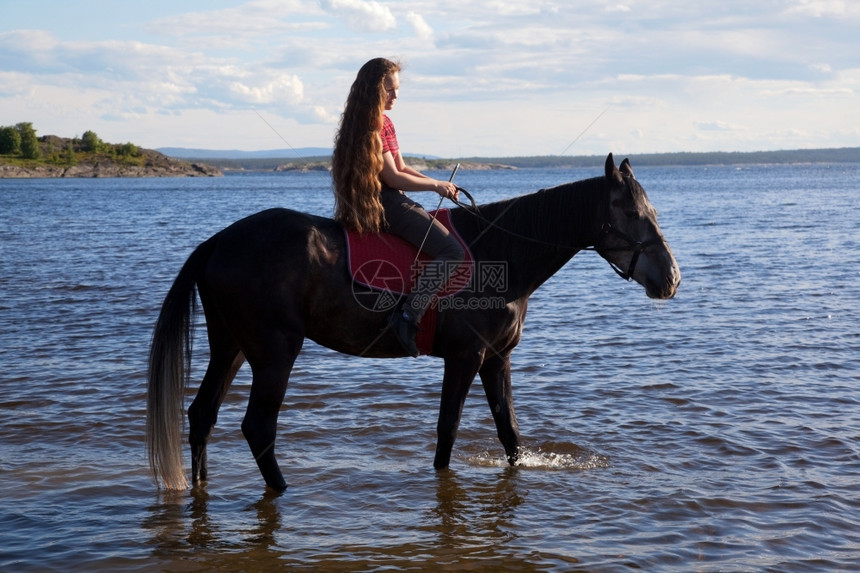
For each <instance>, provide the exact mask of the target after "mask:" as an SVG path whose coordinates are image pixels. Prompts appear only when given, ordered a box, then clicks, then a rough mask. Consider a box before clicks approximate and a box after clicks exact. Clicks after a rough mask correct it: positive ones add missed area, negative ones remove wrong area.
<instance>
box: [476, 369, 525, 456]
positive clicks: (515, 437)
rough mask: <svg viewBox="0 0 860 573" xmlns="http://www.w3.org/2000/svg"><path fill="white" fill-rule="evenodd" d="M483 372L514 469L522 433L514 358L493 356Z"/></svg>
mask: <svg viewBox="0 0 860 573" xmlns="http://www.w3.org/2000/svg"><path fill="white" fill-rule="evenodd" d="M479 372H480V375H481V383H482V384H483V385H484V392H485V393H486V394H487V402H488V403H489V404H490V410H491V411H492V412H493V420H495V422H496V431H497V433H498V435H499V440H500V441H501V442H502V446H504V448H505V456H506V457H507V458H508V463H509V464H511V465H514V464H516V462H517V459H518V458H519V450H520V430H519V425H518V424H517V416H516V414H515V413H514V395H513V390H512V387H511V359H510V354H507V355H505V356H499V355H493V356H491V357H490V358H488V359H487V360H486V361H485V362H484V364H483V365H481V369H480V370H479Z"/></svg>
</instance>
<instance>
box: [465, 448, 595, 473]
mask: <svg viewBox="0 0 860 573" xmlns="http://www.w3.org/2000/svg"><path fill="white" fill-rule="evenodd" d="M466 461H467V462H468V463H469V464H471V465H475V466H480V467H507V466H508V461H507V459H506V458H505V457H504V456H499V455H498V453H497V452H495V451H494V452H493V453H491V452H490V451H489V450H484V451H482V452H480V453H477V454H474V455H470V456H468V457H467V458H466ZM609 461H610V460H609V456H605V455H603V454H599V453H597V452H594V451H591V450H588V449H586V448H581V447H579V446H577V445H575V444H550V445H547V446H538V447H524V448H523V449H522V451H521V453H520V458H519V460H517V464H516V465H517V467H518V468H527V469H538V470H591V469H599V468H608V467H609Z"/></svg>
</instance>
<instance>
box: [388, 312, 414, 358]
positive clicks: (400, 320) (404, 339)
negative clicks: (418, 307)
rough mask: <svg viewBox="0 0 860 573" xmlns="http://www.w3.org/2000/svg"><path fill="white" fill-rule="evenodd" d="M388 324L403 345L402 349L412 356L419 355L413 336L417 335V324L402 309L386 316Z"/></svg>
mask: <svg viewBox="0 0 860 573" xmlns="http://www.w3.org/2000/svg"><path fill="white" fill-rule="evenodd" d="M388 326H389V328H391V330H393V331H394V336H396V337H397V340H398V341H399V342H400V345H401V346H403V349H404V350H405V351H406V352H407V353H408V354H409V356H411V357H413V358H417V357H418V356H420V355H421V352H419V351H418V345H417V344H416V343H415V337H416V336H417V335H418V325H417V324H416V323H415V321H414V320H413V319H412V317H410V316H409V315H408V314H406V313H405V312H403V311H396V312H394V313H393V314H392V315H391V316H389V317H388Z"/></svg>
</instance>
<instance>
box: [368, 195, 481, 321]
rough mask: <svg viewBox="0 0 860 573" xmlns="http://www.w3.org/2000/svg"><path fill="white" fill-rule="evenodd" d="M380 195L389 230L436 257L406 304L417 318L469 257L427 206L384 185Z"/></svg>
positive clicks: (411, 313) (416, 318)
mask: <svg viewBox="0 0 860 573" xmlns="http://www.w3.org/2000/svg"><path fill="white" fill-rule="evenodd" d="M379 199H380V202H381V203H382V208H383V209H384V210H385V219H386V220H387V221H388V229H387V231H388V232H389V233H393V234H395V235H397V236H398V237H400V238H402V239H404V240H406V241H408V242H409V243H412V244H413V245H415V246H416V247H420V248H421V251H422V252H424V253H426V254H427V255H429V256H431V257H432V258H433V260H432V261H430V262H429V263H428V264H427V266H425V267H424V270H423V271H422V272H421V275H420V276H419V277H418V278H417V281H416V284H415V288H413V289H412V293H411V294H410V295H409V297H407V299H406V302H405V303H404V305H403V308H404V309H405V310H406V311H407V312H409V314H410V315H412V317H413V318H415V320H416V322H417V321H419V320H421V317H422V316H424V312H425V311H426V310H427V309H428V308H429V307H430V305H431V304H432V302H433V300H434V298H435V295H436V294H437V293H438V292H439V291H440V290H442V287H444V286H445V284H446V283H447V282H448V279H449V278H450V276H451V275H452V274H453V273H454V271H455V270H456V269H457V267H458V266H459V264H460V263H461V262H462V261H463V259H465V258H466V253H465V252H464V251H463V247H461V246H460V243H459V241H457V239H456V238H455V237H454V236H453V235H452V234H451V233H450V232H449V231H448V229H446V228H445V227H444V226H443V225H442V223H440V222H439V221H436V220H434V219H433V217H432V216H431V215H430V214H429V213H428V212H427V211H426V210H424V207H422V206H421V205H420V204H418V203H417V202H415V201H413V200H412V199H410V198H409V197H408V196H406V194H404V193H401V192H400V191H397V190H394V189H389V188H383V190H382V194H381V195H380V198H379ZM428 228H429V229H430V232H429V233H428V231H427V229H428ZM425 236H426V237H427V238H426V240H425V238H424V237H425ZM422 242H423V245H422Z"/></svg>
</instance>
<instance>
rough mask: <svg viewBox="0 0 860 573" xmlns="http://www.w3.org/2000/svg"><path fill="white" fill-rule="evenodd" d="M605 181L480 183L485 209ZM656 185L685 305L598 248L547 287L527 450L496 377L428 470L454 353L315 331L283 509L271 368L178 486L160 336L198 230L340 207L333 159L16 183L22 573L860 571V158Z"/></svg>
mask: <svg viewBox="0 0 860 573" xmlns="http://www.w3.org/2000/svg"><path fill="white" fill-rule="evenodd" d="M634 167H635V166H634ZM597 173H599V170H593V169H584V170H576V171H572V172H571V171H561V170H522V171H516V172H468V171H465V172H460V173H459V174H458V175H457V180H458V182H459V183H460V184H461V185H463V186H465V187H466V188H467V189H469V190H470V191H472V193H473V194H475V195H476V196H477V198H478V199H479V201H480V202H488V201H491V200H495V199H499V198H503V197H510V196H513V195H518V194H521V193H526V192H529V191H532V190H535V189H537V188H539V187H543V186H549V185H554V184H558V183H562V182H564V181H568V180H574V179H582V178H585V177H590V176H593V175H595V174H597ZM441 175H444V174H440V176H441ZM637 177H638V179H639V180H640V182H642V184H643V185H644V187H645V188H646V189H647V190H648V192H649V195H650V197H651V199H652V202H653V203H654V205H655V206H656V207H657V208H658V209H659V211H660V222H661V226H662V228H663V230H664V233H665V234H666V237H667V238H668V240H669V242H670V244H671V246H672V248H673V250H674V252H675V255H676V257H677V259H678V261H679V264H680V266H681V271H682V274H683V283H682V285H681V287H680V290H679V293H678V295H677V297H676V298H675V299H674V300H672V301H668V302H665V303H655V302H652V301H650V300H649V299H647V298H646V297H645V295H644V292H643V290H642V289H641V287H638V286H637V285H635V284H631V283H626V282H624V281H621V280H620V279H619V278H618V277H617V276H616V275H615V273H613V272H612V271H611V269H609V267H608V265H606V264H605V262H603V261H602V260H601V259H599V257H597V255H595V254H594V253H580V254H579V255H577V256H576V257H575V258H574V259H573V260H572V261H571V263H569V264H568V265H567V266H566V267H565V268H564V269H563V270H562V271H561V272H560V273H558V274H557V275H556V276H555V277H553V278H552V279H551V280H550V281H549V282H548V283H547V284H546V285H545V286H544V287H543V288H542V289H541V290H539V291H538V292H537V293H536V294H535V296H534V297H533V298H532V303H531V305H530V314H529V317H528V319H527V321H526V328H525V335H524V338H523V342H522V343H521V344H520V346H519V348H518V349H517V351H515V353H514V355H513V376H514V390H515V396H516V404H517V409H518V416H519V422H520V428H521V430H522V433H523V437H524V440H525V445H526V447H527V449H528V454H527V455H526V456H525V459H524V463H523V464H522V465H521V466H519V467H516V468H509V467H506V465H505V463H504V460H503V454H502V450H501V446H500V445H499V444H498V442H497V440H496V438H495V428H494V426H493V422H492V418H491V416H490V412H489V409H488V407H487V405H486V401H485V399H484V398H483V391H482V389H481V387H480V384H477V385H475V386H474V387H473V389H472V392H471V394H470V396H469V398H468V400H467V402H466V409H465V413H464V416H463V421H462V426H461V432H460V436H459V438H458V441H457V444H456V445H455V449H454V458H453V460H452V465H451V468H450V469H449V470H447V471H443V472H438V473H437V472H435V471H434V470H433V469H432V459H433V452H434V447H435V425H436V414H437V407H438V400H439V386H440V378H441V362H440V361H439V360H438V359H434V358H428V357H422V358H419V359H415V360H412V359H401V360H388V361H386V360H368V359H358V358H351V357H347V356H342V355H338V354H335V353H333V352H331V351H329V350H326V349H323V348H320V347H317V346H315V345H313V344H311V343H307V344H306V346H305V350H304V351H303V356H302V357H300V359H299V361H298V364H297V367H296V369H295V371H294V373H293V376H292V378H291V382H290V387H289V390H288V392H287V400H286V403H285V404H284V408H283V410H282V412H281V418H280V423H279V442H278V448H279V452H278V455H279V459H280V461H281V465H282V467H283V469H284V473H285V477H286V479H287V482H288V484H289V488H288V489H287V491H286V493H284V494H283V495H281V496H276V495H272V494H270V493H266V491H265V489H264V487H263V483H262V479H261V477H260V475H259V472H258V471H257V468H256V465H255V464H254V461H253V459H252V458H251V455H250V452H249V450H248V447H247V445H246V444H245V442H244V440H243V438H242V436H241V432H240V429H239V425H240V423H241V419H242V416H243V411H244V407H245V404H246V400H247V395H248V390H249V384H250V374H249V372H248V370H247V368H243V370H242V371H241V372H240V374H239V377H238V378H237V380H236V382H235V383H234V385H233V387H232V389H231V392H230V394H229V395H228V397H227V401H226V402H225V405H224V407H223V408H222V410H221V414H220V417H219V421H218V426H217V427H216V429H215V433H214V436H213V440H212V444H211V446H210V451H209V459H210V480H209V483H208V484H207V486H206V487H205V489H199V490H195V491H193V492H186V493H182V494H168V493H164V492H159V491H158V490H157V489H156V488H155V487H154V485H153V483H152V481H151V478H150V476H149V474H148V470H147V467H146V457H145V452H144V444H143V434H144V418H145V368H146V358H147V353H148V344H149V337H150V334H151V328H152V325H153V322H154V320H155V317H156V315H157V312H158V309H159V307H160V304H161V301H162V299H163V296H164V294H165V292H166V290H167V288H168V286H169V285H170V283H171V281H172V280H173V278H174V276H175V274H176V272H177V271H178V269H179V267H180V266H181V264H182V263H183V261H184V260H185V258H186V257H187V256H188V254H189V253H190V251H191V249H192V248H193V247H194V246H195V245H196V244H198V243H199V242H201V241H202V240H204V239H205V238H207V237H208V236H210V235H211V234H212V233H214V232H215V231H217V230H218V229H220V228H222V227H223V226H225V225H227V224H229V223H230V222H232V221H234V220H236V219H238V218H239V217H242V216H244V215H247V214H251V213H253V212H256V211H258V210H261V209H264V208H267V207H271V206H288V207H294V208H298V209H301V210H305V211H310V212H314V213H318V214H330V213H331V195H330V192H329V191H328V188H329V187H328V185H329V184H328V178H327V175H326V174H319V173H309V174H296V173H293V174H279V175H253V176H251V175H248V176H229V177H225V178H223V179H190V180H185V179H167V180H165V179H143V180H69V181H64V180H33V181H18V180H0V208H2V213H3V218H2V222H0V336H2V345H0V381H2V389H3V391H2V393H0V412H2V416H0V570H7V571H13V570H14V571H28V570H52V569H53V570H64V571H67V570H86V571H92V570H122V571H135V570H146V571H150V570H169V571H210V570H218V571H238V570H268V569H272V568H275V567H284V568H287V569H322V570H332V571H347V570H362V571H380V570H410V571H420V570H432V571H438V570H461V569H469V570H475V571H482V570H486V571H492V570H497V569H499V568H502V567H504V568H506V569H511V570H520V571H616V570H628V569H643V570H648V571H655V570H659V571H678V572H682V571H684V572H685V571H693V570H695V571H780V572H782V571H818V570H846V571H847V570H856V569H857V568H858V567H860V517H858V516H860V486H858V475H860V445H858V440H860V421H858V420H860V400H858V394H857V391H856V388H857V383H858V372H860V362H858V349H860V337H858V333H860V327H858V324H860V310H858V309H860V280H858V279H860V254H858V253H860V248H858V237H860V233H858V223H857V221H858V219H857V213H858V212H860V165H815V166H790V167H786V166H779V167H777V166H754V167H744V168H743V169H737V168H734V167H711V168H683V169H682V168H647V169H646V168H641V169H637ZM426 198H427V200H428V202H429V203H430V204H431V205H433V206H435V203H436V200H435V199H433V198H432V197H430V196H427V197H426ZM203 337H204V330H203V328H202V327H198V329H197V345H196V353H195V363H194V372H195V374H194V376H195V378H196V379H198V380H199V378H200V376H201V375H202V371H203V368H205V339H204V338H203ZM186 456H187V453H186Z"/></svg>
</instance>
